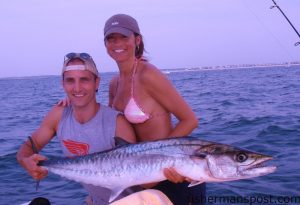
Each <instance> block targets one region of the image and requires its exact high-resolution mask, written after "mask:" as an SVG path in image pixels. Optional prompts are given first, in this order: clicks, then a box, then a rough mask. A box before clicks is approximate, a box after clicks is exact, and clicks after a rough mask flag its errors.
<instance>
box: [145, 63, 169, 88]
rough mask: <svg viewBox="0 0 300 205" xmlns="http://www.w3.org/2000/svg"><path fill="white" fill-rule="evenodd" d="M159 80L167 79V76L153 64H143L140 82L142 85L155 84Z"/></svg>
mask: <svg viewBox="0 0 300 205" xmlns="http://www.w3.org/2000/svg"><path fill="white" fill-rule="evenodd" d="M159 79H165V75H164V74H163V73H162V72H161V71H160V70H159V69H158V68H157V67H156V66H154V65H153V64H151V63H149V62H143V63H142V65H141V73H140V80H141V82H142V83H145V84H147V83H153V82H157V80H159Z"/></svg>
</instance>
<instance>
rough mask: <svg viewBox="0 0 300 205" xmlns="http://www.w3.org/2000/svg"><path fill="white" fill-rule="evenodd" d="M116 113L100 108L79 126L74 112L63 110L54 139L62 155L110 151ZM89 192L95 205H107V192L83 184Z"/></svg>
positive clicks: (109, 109) (104, 107) (68, 108)
mask: <svg viewBox="0 0 300 205" xmlns="http://www.w3.org/2000/svg"><path fill="white" fill-rule="evenodd" d="M118 114H119V112H117V111H115V110H113V109H111V108H110V107H107V106H105V105H100V109H99V111H98V112H97V114H96V115H95V117H94V118H92V119H91V120H90V121H88V122H86V123H84V124H80V123H79V122H78V121H77V120H76V119H75V116H74V113H73V109H72V107H71V106H68V107H66V108H65V109H64V111H63V114H62V118H61V120H60V123H59V125H58V130H57V137H58V139H59V141H60V143H61V146H62V151H63V154H64V155H65V156H77V155H86V154H89V153H94V152H99V151H103V150H107V149H111V148H113V147H114V146H115V141H114V137H115V131H116V118H117V115H118ZM82 185H83V186H84V188H85V189H86V190H87V191H88V192H89V195H90V196H91V198H92V200H93V204H94V205H107V204H108V199H109V196H110V192H111V191H110V190H109V189H106V188H103V187H98V186H93V185H89V184H82Z"/></svg>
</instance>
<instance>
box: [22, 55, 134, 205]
mask: <svg viewBox="0 0 300 205" xmlns="http://www.w3.org/2000/svg"><path fill="white" fill-rule="evenodd" d="M99 82H100V77H99V73H98V70H97V68H96V65H95V63H94V61H93V59H92V58H91V57H90V55H88V54H87V53H69V54H67V55H66V56H65V60H64V64H63V69H62V85H63V88H64V90H65V92H66V94H67V97H68V99H69V100H70V103H71V105H70V106H66V107H63V106H59V105H55V106H54V107H53V108H52V109H51V110H50V111H49V112H48V113H47V115H46V116H45V118H44V120H43V122H42V123H41V125H40V127H39V128H38V129H37V130H36V131H35V132H34V133H33V134H32V136H31V139H28V140H27V141H26V142H25V143H24V144H23V145H22V146H21V147H20V149H19V151H18V153H17V160H18V162H19V163H20V164H21V165H22V166H23V167H24V169H26V171H27V172H28V173H29V175H31V176H32V177H33V178H34V179H36V180H40V179H42V178H44V177H45V176H47V174H48V173H47V170H45V169H44V168H43V167H40V166H38V165H37V164H38V162H39V161H41V160H46V157H44V156H42V155H39V154H35V152H34V150H33V149H32V147H36V148H37V151H40V150H41V149H42V148H43V147H44V146H45V145H46V144H48V143H49V142H50V141H51V140H52V139H53V137H54V136H55V135H56V136H57V137H58V139H59V141H60V143H61V146H62V150H63V153H64V155H65V156H75V155H85V154H89V153H94V152H99V151H103V150H107V149H111V148H113V147H114V146H115V141H114V136H118V137H121V138H123V139H124V140H126V141H128V142H131V143H134V142H135V141H136V139H135V134H134V131H133V129H132V127H131V125H130V124H129V123H128V122H127V120H126V119H125V118H124V116H123V115H120V114H119V112H117V111H115V110H113V109H111V108H109V107H107V106H104V105H102V104H100V103H98V102H97V101H96V92H97V91H98V87H99ZM31 140H32V141H31ZM83 186H84V188H85V189H86V190H87V191H88V192H89V195H90V199H91V201H92V202H93V204H94V205H98V204H99V205H102V204H103V205H104V204H108V199H109V196H110V191H109V190H107V189H106V188H102V187H96V186H92V185H87V184H83Z"/></svg>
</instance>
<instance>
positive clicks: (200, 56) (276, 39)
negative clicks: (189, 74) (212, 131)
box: [0, 0, 300, 78]
mask: <svg viewBox="0 0 300 205" xmlns="http://www.w3.org/2000/svg"><path fill="white" fill-rule="evenodd" d="M276 2H277V4H278V5H279V6H280V7H281V9H282V10H283V11H284V12H285V14H286V15H287V16H288V18H289V19H290V20H291V22H292V23H293V24H294V26H295V27H296V29H297V30H298V31H299V32H300V12H299V10H300V1H299V0H276ZM272 5H273V2H272V1H271V0H107V1H104V0H26V1H24V0H1V3H0V31H1V33H0V36H1V38H0V59H1V66H0V78H3V77H23V76H40V75H60V73H61V67H62V63H63V58H64V55H65V54H67V53H69V52H87V53H90V54H91V55H92V57H93V59H94V60H95V62H96V64H97V66H98V69H99V71H100V73H101V72H110V71H113V72H117V71H118V68H117V65H116V64H115V62H114V61H113V60H112V59H111V58H110V57H109V56H108V54H107V53H106V49H105V46H104V41H103V27H104V24H105V21H106V20H107V19H108V18H109V17H111V16H112V15H114V14H117V13H125V14H129V15H131V16H133V17H134V18H135V19H136V20H137V21H138V23H139V26H140V30H141V33H142V35H143V39H144V42H145V48H146V50H147V53H146V55H145V56H146V57H147V58H148V59H149V61H150V63H152V64H154V65H155V66H156V67H158V68H159V69H175V68H196V67H203V66H218V65H240V64H264V63H281V62H294V61H300V45H299V46H294V44H295V43H296V42H298V41H300V39H299V37H298V36H297V34H296V33H295V32H294V30H293V29H292V27H291V26H290V25H289V24H288V22H287V21H286V20H285V19H284V17H283V16H282V14H281V13H280V12H279V10H278V9H276V8H275V9H270V7H271V6H272Z"/></svg>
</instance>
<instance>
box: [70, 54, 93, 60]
mask: <svg viewBox="0 0 300 205" xmlns="http://www.w3.org/2000/svg"><path fill="white" fill-rule="evenodd" d="M73 58H81V59H83V60H89V59H92V57H91V56H90V55H89V54H88V53H68V54H67V55H65V59H64V60H65V61H66V60H71V59H73Z"/></svg>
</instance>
